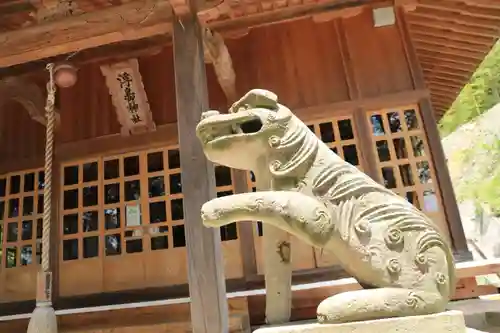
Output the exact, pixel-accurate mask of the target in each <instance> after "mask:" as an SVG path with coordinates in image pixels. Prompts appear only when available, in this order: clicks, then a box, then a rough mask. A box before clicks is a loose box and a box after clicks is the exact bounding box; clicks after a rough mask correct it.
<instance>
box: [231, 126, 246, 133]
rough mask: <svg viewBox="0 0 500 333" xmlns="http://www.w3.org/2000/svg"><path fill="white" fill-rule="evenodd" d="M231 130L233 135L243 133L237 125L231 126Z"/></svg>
mask: <svg viewBox="0 0 500 333" xmlns="http://www.w3.org/2000/svg"><path fill="white" fill-rule="evenodd" d="M231 129H232V132H233V133H234V134H239V133H243V131H242V130H241V128H240V127H239V126H238V125H232V126H231Z"/></svg>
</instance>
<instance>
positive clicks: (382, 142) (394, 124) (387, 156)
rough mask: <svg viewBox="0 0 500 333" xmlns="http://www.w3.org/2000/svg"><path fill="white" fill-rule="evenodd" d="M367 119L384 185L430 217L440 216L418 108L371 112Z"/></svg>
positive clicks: (432, 172) (409, 107) (410, 107)
mask: <svg viewBox="0 0 500 333" xmlns="http://www.w3.org/2000/svg"><path fill="white" fill-rule="evenodd" d="M368 118H369V121H370V124H371V129H372V138H373V143H374V150H375V154H376V157H377V166H378V170H379V173H380V174H379V175H380V179H381V180H382V181H383V182H384V185H385V186H386V187H387V188H390V189H391V190H393V191H394V192H396V193H398V194H399V195H401V196H403V197H405V198H406V199H407V200H408V201H409V202H411V203H412V204H413V205H415V206H416V207H417V208H418V209H421V210H422V211H423V212H425V213H426V214H428V215H429V216H431V217H433V215H439V212H440V211H441V208H440V207H441V206H440V203H439V200H438V197H439V196H438V195H437V193H436V191H437V189H436V186H435V183H434V182H433V180H434V178H435V177H434V171H433V168H432V165H431V159H430V155H429V147H428V145H427V141H426V138H425V132H424V130H423V124H422V119H421V117H420V114H419V110H418V107H417V106H408V107H401V108H397V109H388V110H380V111H373V112H370V113H369V114H368ZM436 217H437V216H436Z"/></svg>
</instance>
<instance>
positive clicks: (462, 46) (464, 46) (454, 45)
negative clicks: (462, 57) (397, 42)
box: [412, 35, 482, 53]
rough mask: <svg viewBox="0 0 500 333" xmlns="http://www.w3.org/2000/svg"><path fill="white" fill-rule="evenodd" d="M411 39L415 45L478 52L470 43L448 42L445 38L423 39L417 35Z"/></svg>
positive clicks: (475, 46)
mask: <svg viewBox="0 0 500 333" xmlns="http://www.w3.org/2000/svg"><path fill="white" fill-rule="evenodd" d="M412 39H413V42H414V43H415V44H421V45H432V46H439V47H446V48H450V49H454V50H460V51H465V52H478V51H477V49H478V47H477V45H475V44H472V43H468V42H463V41H457V40H449V39H446V38H435V37H431V36H427V37H423V36H420V35H417V36H415V35H414V36H413V37H412ZM479 52H481V51H479ZM481 53H482V52H481Z"/></svg>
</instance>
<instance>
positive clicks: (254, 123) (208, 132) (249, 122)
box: [196, 111, 262, 144]
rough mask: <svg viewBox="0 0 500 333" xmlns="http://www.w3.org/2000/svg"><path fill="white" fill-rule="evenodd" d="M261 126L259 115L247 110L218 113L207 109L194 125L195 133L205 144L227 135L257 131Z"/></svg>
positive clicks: (239, 134) (224, 137) (240, 134)
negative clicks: (200, 119)
mask: <svg viewBox="0 0 500 333" xmlns="http://www.w3.org/2000/svg"><path fill="white" fill-rule="evenodd" d="M261 128H262V121H261V120H260V117H259V116H257V115H254V114H251V113H249V112H244V111H243V112H238V113H230V114H219V113H217V112H214V111H209V112H207V113H206V114H204V116H203V120H202V121H201V122H200V123H199V124H198V126H197V127H196V133H197V135H198V137H199V138H200V139H201V140H202V142H203V143H204V144H207V143H211V142H215V141H217V140H222V139H226V138H228V137H233V136H242V135H245V134H251V133H257V132H259V131H260V129H261Z"/></svg>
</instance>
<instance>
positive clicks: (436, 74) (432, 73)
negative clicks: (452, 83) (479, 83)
mask: <svg viewBox="0 0 500 333" xmlns="http://www.w3.org/2000/svg"><path fill="white" fill-rule="evenodd" d="M423 72H424V76H425V77H426V78H427V79H432V78H446V79H454V80H460V81H462V80H468V79H469V77H470V75H469V74H460V73H453V72H447V71H444V72H443V71H439V70H430V69H426V68H424V69H423Z"/></svg>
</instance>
